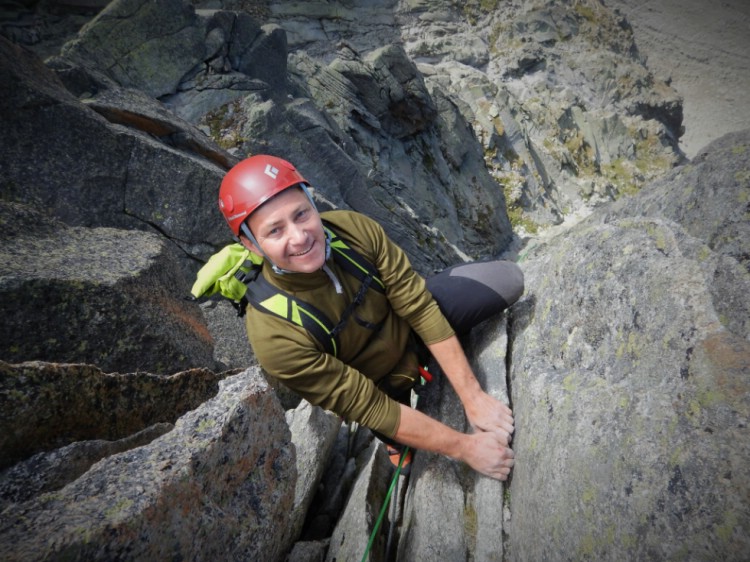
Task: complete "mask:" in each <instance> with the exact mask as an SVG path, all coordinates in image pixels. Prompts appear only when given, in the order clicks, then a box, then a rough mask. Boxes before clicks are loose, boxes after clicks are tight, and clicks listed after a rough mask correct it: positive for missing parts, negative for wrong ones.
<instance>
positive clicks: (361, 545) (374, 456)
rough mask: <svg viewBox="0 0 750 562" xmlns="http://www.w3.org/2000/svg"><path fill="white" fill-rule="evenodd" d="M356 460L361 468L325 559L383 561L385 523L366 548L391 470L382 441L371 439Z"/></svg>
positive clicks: (385, 534)
mask: <svg viewBox="0 0 750 562" xmlns="http://www.w3.org/2000/svg"><path fill="white" fill-rule="evenodd" d="M359 462H360V463H362V468H361V470H360V472H359V474H358V476H357V480H356V481H355V483H354V487H353V488H352V491H351V495H350V496H349V500H348V502H347V504H346V508H345V510H344V513H343V514H342V515H341V519H340V520H339V522H338V524H337V525H336V528H335V529H334V531H333V535H332V536H331V541H330V544H329V548H328V553H327V555H326V561H327V562H335V561H336V560H369V561H371V562H374V561H378V560H380V561H383V560H386V557H385V550H386V543H387V525H385V524H381V525H380V527H379V528H378V532H377V533H376V535H375V537H374V540H373V543H372V547H371V548H370V550H369V551H368V550H367V547H368V546H369V542H370V537H371V533H372V532H373V530H374V529H375V524H376V522H377V520H378V514H379V512H380V509H381V508H382V506H383V503H384V501H385V497H386V493H387V492H388V485H389V477H390V476H391V473H392V472H393V469H392V465H391V462H390V460H389V459H388V455H387V454H386V452H385V448H384V447H383V444H382V443H381V442H380V441H378V440H373V441H372V442H371V444H370V446H369V447H368V448H367V450H366V451H365V452H364V453H362V455H361V456H360V458H359ZM385 523H387V520H386V521H385ZM366 552H367V556H366V557H365V553H366Z"/></svg>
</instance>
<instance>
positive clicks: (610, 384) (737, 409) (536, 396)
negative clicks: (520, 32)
mask: <svg viewBox="0 0 750 562" xmlns="http://www.w3.org/2000/svg"><path fill="white" fill-rule="evenodd" d="M749 140H750V134H748V133H744V134H742V135H735V136H732V137H728V138H726V139H724V141H723V142H720V143H718V144H717V145H715V146H712V147H709V149H708V152H707V153H706V154H705V155H704V156H703V157H702V158H701V160H700V161H699V162H697V163H695V164H693V165H689V166H685V167H683V168H681V169H678V170H676V171H675V172H674V173H673V174H671V175H670V176H669V177H668V178H665V180H664V181H662V182H657V183H655V184H652V185H650V186H649V187H648V188H647V189H644V190H642V192H641V193H640V194H639V195H637V196H635V197H634V198H629V199H627V200H623V201H622V202H621V203H618V205H615V206H614V207H612V208H608V209H603V210H602V211H601V212H599V213H595V214H594V215H592V217H590V218H589V219H588V220H587V221H585V222H583V223H581V224H580V225H578V226H576V227H574V228H572V229H571V230H569V231H568V232H566V233H565V234H562V235H559V236H557V237H555V238H553V239H552V240H550V241H549V242H547V243H546V244H543V245H539V246H537V247H535V248H533V249H532V250H531V251H530V253H529V255H528V258H527V261H526V262H525V263H524V271H525V275H526V286H527V291H526V294H527V296H526V297H525V298H524V300H523V301H521V302H520V303H519V304H517V305H516V307H515V308H514V310H513V315H512V318H513V320H512V350H513V352H512V358H511V365H512V366H511V371H510V374H511V385H512V389H513V392H512V397H513V406H514V411H515V415H516V418H515V419H516V433H515V438H514V450H515V452H516V465H515V468H514V472H513V478H512V485H511V512H512V519H511V527H510V532H509V540H508V544H509V549H510V553H511V557H512V559H514V560H531V559H533V560H542V559H552V558H555V559H557V558H565V559H571V558H595V559H598V560H622V559H669V558H680V559H714V560H715V559H722V560H742V559H743V558H745V557H746V553H747V552H748V548H750V540H749V539H748V536H749V535H748V529H750V516H748V512H747V509H746V507H747V506H746V501H745V500H746V498H747V497H748V494H750V480H748V477H747V471H746V470H744V468H743V467H745V466H747V464H748V462H750V441H748V440H747V438H746V435H745V433H746V424H747V419H748V416H750V399H749V398H748V397H750V386H749V385H748V382H749V381H750V379H748V376H747V374H748V372H749V369H750V343H749V341H748V339H749V338H748V332H747V324H746V320H747V314H746V313H742V312H741V313H740V314H741V315H742V318H740V317H739V316H735V315H733V314H732V313H728V312H727V310H726V308H725V306H724V304H723V303H725V302H729V303H732V305H733V306H736V307H737V308H738V310H740V311H747V310H748V308H747V307H748V305H749V300H748V295H749V294H750V292H748V289H749V288H750V286H749V285H748V282H749V281H748V279H749V277H748V274H747V269H746V266H745V265H743V264H742V263H741V261H740V260H741V259H742V257H741V254H739V255H738V254H735V249H736V248H737V241H736V240H735V239H734V236H736V235H737V233H738V232H741V231H742V228H743V226H742V225H743V223H746V221H747V218H746V205H747V201H748V200H750V196H749V193H750V192H749V191H748V181H747V178H746V177H744V176H743V175H742V174H743V173H745V174H746V170H747V150H748V147H749V146H750V142H749ZM730 155H733V157H730ZM727 168H729V169H727ZM743 171H744V172H743ZM715 193H716V194H718V193H721V195H720V196H718V195H716V196H712V195H713V194H715ZM738 203H739V205H738ZM696 206H698V207H699V208H698V209H695V207H696ZM732 207H739V209H732ZM669 216H671V218H668V217H669ZM681 223H684V226H682V224H681ZM728 278H731V279H733V281H732V282H731V283H727V282H725V280H726V279H728ZM717 279H718V280H719V282H717ZM539 537H549V540H539Z"/></svg>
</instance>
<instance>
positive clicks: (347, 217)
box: [320, 209, 372, 226]
mask: <svg viewBox="0 0 750 562" xmlns="http://www.w3.org/2000/svg"><path fill="white" fill-rule="evenodd" d="M320 218H322V219H323V220H324V221H326V222H328V223H330V224H332V225H334V226H337V225H347V224H360V223H363V222H369V221H371V220H372V219H370V218H369V217H367V216H366V215H363V214H362V213H358V212H357V211H346V210H343V209H338V210H335V211H324V212H322V213H320Z"/></svg>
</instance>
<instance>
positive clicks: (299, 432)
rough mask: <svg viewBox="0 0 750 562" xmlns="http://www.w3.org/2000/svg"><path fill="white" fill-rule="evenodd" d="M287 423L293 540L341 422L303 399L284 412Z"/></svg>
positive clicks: (301, 523) (311, 499) (336, 417)
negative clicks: (293, 471) (292, 460)
mask: <svg viewBox="0 0 750 562" xmlns="http://www.w3.org/2000/svg"><path fill="white" fill-rule="evenodd" d="M286 421H287V424H288V425H289V430H290V431H291V433H292V443H293V444H294V447H295V451H296V456H297V486H296V489H295V493H294V507H293V508H292V514H291V517H290V519H291V521H290V523H289V526H288V532H289V535H290V537H291V538H292V539H293V540H296V539H297V538H299V536H300V533H301V532H302V526H303V524H304V523H305V517H306V516H307V512H308V509H309V508H310V504H311V503H312V501H313V498H314V497H315V493H316V492H317V491H318V484H319V483H320V481H321V478H322V476H323V470H324V469H325V468H326V464H327V462H328V459H329V457H330V454H331V451H332V450H333V447H334V445H335V443H336V436H337V435H338V432H339V427H340V426H341V419H340V418H339V417H338V416H336V415H334V414H332V413H330V412H325V411H324V410H323V409H321V408H320V407H318V406H312V405H311V404H310V403H309V402H307V401H305V400H303V401H302V402H300V404H299V406H297V408H296V409H294V410H288V411H287V413H286Z"/></svg>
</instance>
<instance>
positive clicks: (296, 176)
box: [219, 154, 307, 236]
mask: <svg viewBox="0 0 750 562" xmlns="http://www.w3.org/2000/svg"><path fill="white" fill-rule="evenodd" d="M300 183H302V184H307V181H306V180H305V178H303V177H302V176H301V175H300V173H299V172H298V171H297V169H296V168H295V167H294V166H293V165H292V164H291V163H289V162H287V161H286V160H283V159H281V158H277V157H276V156H268V155H265V154H259V155H257V156H251V157H250V158H248V159H246V160H243V161H242V162H240V163H239V164H237V165H236V166H234V167H233V168H232V169H231V170H229V171H228V172H227V174H226V175H225V176H224V179H223V180H222V182H221V187H220V188H219V209H220V210H221V213H222V214H223V215H224V218H225V219H226V221H227V224H229V228H231V229H232V232H233V233H234V235H235V236H238V235H239V233H240V225H241V224H242V223H243V222H244V221H245V219H247V217H249V216H250V214H251V213H252V212H253V211H255V209H257V208H258V207H260V206H261V205H262V204H263V203H265V202H266V201H268V200H269V199H270V198H271V197H273V196H274V195H276V194H277V193H280V192H282V191H284V190H285V189H287V188H289V187H293V186H296V185H299V184H300Z"/></svg>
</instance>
